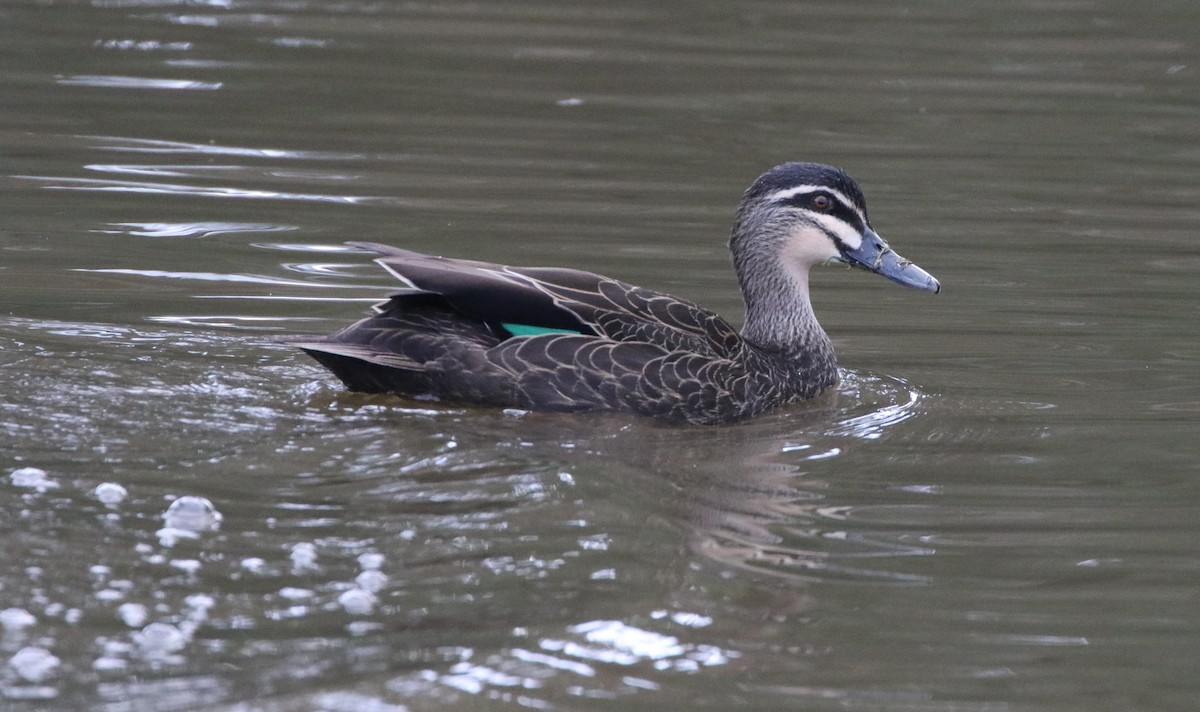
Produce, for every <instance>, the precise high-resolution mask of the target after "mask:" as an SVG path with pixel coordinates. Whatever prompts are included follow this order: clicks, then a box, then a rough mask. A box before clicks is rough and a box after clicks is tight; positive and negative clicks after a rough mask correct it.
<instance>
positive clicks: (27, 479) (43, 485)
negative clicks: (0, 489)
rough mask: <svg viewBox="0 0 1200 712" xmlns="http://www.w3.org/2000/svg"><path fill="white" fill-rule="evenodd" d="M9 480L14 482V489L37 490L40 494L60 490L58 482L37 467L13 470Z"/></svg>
mask: <svg viewBox="0 0 1200 712" xmlns="http://www.w3.org/2000/svg"><path fill="white" fill-rule="evenodd" d="M9 480H10V481H11V482H12V484H13V487H22V488H25V489H35V490H37V491H38V492H45V491H46V490H49V489H57V488H58V482H57V481H56V480H54V479H53V478H51V477H49V476H47V475H46V471H45V470H43V469H40V468H37V467H22V468H20V469H18V470H13V471H12V474H11V475H9Z"/></svg>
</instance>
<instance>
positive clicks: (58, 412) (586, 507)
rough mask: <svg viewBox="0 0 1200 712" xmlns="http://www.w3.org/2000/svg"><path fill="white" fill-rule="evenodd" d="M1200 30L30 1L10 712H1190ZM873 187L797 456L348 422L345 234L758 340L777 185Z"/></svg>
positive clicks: (7, 441)
mask: <svg viewBox="0 0 1200 712" xmlns="http://www.w3.org/2000/svg"><path fill="white" fill-rule="evenodd" d="M1197 21H1200V10H1198V9H1197V6H1195V4H1194V3H1189V2H1170V1H1169V0H1160V1H1158V2H1153V3H1150V4H1145V3H1143V4H1141V5H1138V6H1137V7H1133V6H1130V5H1129V4H1128V3H1118V2H1108V1H1096V2H1079V3H1038V2H1005V3H961V2H955V3H951V2H927V3H909V4H903V3H902V4H897V3H889V2H862V3H855V4H853V5H846V4H841V3H814V4H799V5H798V4H795V3H782V2H779V3H776V2H761V3H754V4H748V5H729V4H727V3H722V4H716V3H712V4H695V3H678V4H672V3H656V4H637V3H632V2H623V3H607V4H605V5H603V6H595V7H591V6H578V5H577V4H572V3H545V2H542V3H536V4H534V3H522V2H513V3H506V4H504V5H503V6H500V5H489V4H419V3H403V4H401V3H383V2H367V1H363V2H355V1H353V0H352V1H349V2H339V3H305V2H269V1H266V0H263V1H257V2H256V1H250V2H246V1H243V0H230V1H226V2H187V3H180V2H172V1H167V0H163V1H162V2H158V1H156V0H143V1H139V2H122V1H121V0H112V1H107V0H95V1H94V2H90V3H88V2H36V3H35V2H21V1H18V2H9V3H5V4H4V5H3V6H0V48H3V49H0V62H2V65H0V66H2V67H3V72H0V83H2V84H0V96H3V97H4V99H3V107H2V109H0V146H3V150H2V154H0V155H2V157H0V163H2V165H3V171H0V189H2V190H0V196H3V197H2V198H0V200H2V201H3V204H2V205H0V215H2V216H3V217H2V218H0V303H2V304H3V310H2V311H0V374H2V375H3V378H4V380H3V386H2V388H0V531H2V532H3V536H4V540H5V542H6V546H5V547H4V553H3V554H2V555H0V699H3V705H0V706H3V707H5V708H6V709H9V708H11V709H17V710H20V709H47V710H74V709H97V710H109V711H113V712H116V711H118V710H131V709H161V710H183V709H188V710H193V709H208V710H226V711H229V712H232V711H233V710H270V711H274V710H316V709H320V710H351V709H353V710H390V711H395V710H410V711H414V712H415V711H417V710H442V709H456V710H457V709H523V708H534V709H619V710H643V709H644V710H650V709H653V710H668V709H689V708H693V707H696V706H702V705H703V706H709V707H715V708H746V709H803V710H820V709H829V710H844V709H852V710H880V709H886V710H976V711H983V710H986V711H988V712H991V711H994V710H1004V711H1009V710H1014V711H1015V710H1039V711H1043V710H1061V711H1068V710H1070V711H1074V710H1088V711H1089V712H1091V711H1095V710H1128V709H1156V710H1191V709H1193V708H1194V707H1195V700H1196V699H1197V697H1198V696H1200V685H1197V683H1196V682H1195V674H1194V673H1195V662H1194V661H1195V660H1196V659H1197V657H1198V656H1200V624H1198V623H1197V618H1196V615H1195V608H1196V593H1195V592H1196V590H1197V588H1198V587H1200V565H1198V563H1197V561H1198V560H1197V557H1196V542H1197V541H1198V540H1200V538H1198V537H1200V525H1198V524H1197V522H1198V521H1200V517H1198V516H1197V515H1198V514H1200V512H1198V511H1197V509H1198V503H1200V485H1198V484H1197V475H1198V474H1200V457H1198V455H1200V451H1198V449H1197V447H1196V445H1195V444H1194V442H1195V434H1196V432H1197V424H1198V423H1200V385H1198V384H1197V380H1196V373H1197V368H1196V366H1197V362H1198V360H1200V349H1198V347H1197V343H1198V339H1197V336H1198V333H1197V328H1196V323H1197V320H1196V316H1197V306H1196V305H1197V304H1198V303H1200V282H1197V280H1196V279H1195V277H1194V274H1195V271H1196V269H1197V268H1198V267H1200V248H1198V247H1197V244H1196V240H1195V231H1196V225H1197V222H1198V218H1200V210H1198V209H1197V207H1196V206H1197V205H1200V189H1198V188H1197V185H1196V181H1195V176H1196V171H1197V165H1198V162H1200V151H1197V148H1196V146H1197V145H1200V141H1198V140H1197V139H1198V138H1200V122H1197V121H1196V116H1197V115H1198V109H1200V99H1197V97H1200V87H1198V86H1197V85H1198V83H1200V82H1198V77H1200V74H1198V71H1200V63H1198V62H1197V59H1196V55H1195V46H1194V45H1195V42H1194V28H1195V27H1196V24H1197ZM791 159H808V160H821V161H825V162H830V163H835V164H839V165H842V166H844V167H846V168H847V169H848V170H850V172H851V173H852V174H853V175H855V176H856V177H857V178H858V179H859V181H860V183H861V184H862V185H863V187H864V190H865V192H866V194H867V198H868V201H869V203H870V206H871V209H872V217H873V222H874V223H875V227H876V228H877V229H878V230H879V231H880V232H881V234H883V235H884V237H886V238H887V239H888V240H890V241H891V243H892V244H893V245H894V246H895V247H896V248H897V249H898V250H899V251H900V252H901V253H902V254H904V255H906V256H907V257H910V258H912V259H914V260H916V261H917V262H918V263H919V264H921V265H922V266H923V267H925V268H927V269H929V270H930V271H931V272H932V273H933V274H934V275H935V276H937V277H938V278H939V279H940V280H941V281H942V283H943V285H944V287H945V288H944V290H943V293H942V294H941V295H939V296H937V297H932V296H930V295H925V294H920V293H917V292H914V291H909V290H903V289H901V288H899V287H896V286H895V285H892V284H890V283H887V282H886V281H885V280H881V279H878V278H873V277H871V276H869V275H865V274H862V273H859V272H854V273H847V272H845V271H842V270H834V269H830V270H822V271H820V272H818V273H817V274H815V275H814V293H815V294H814V298H815V301H816V307H817V311H818V314H819V316H820V317H821V319H822V323H823V324H824V325H825V326H826V328H827V330H828V331H829V332H830V334H831V335H832V336H833V338H834V341H835V344H836V346H837V348H838V350H839V354H840V357H841V361H842V365H843V368H844V376H845V380H844V382H843V384H842V385H841V386H840V387H839V388H838V391H837V393H832V394H828V395H826V396H824V397H822V398H820V399H818V400H817V401H816V402H813V403H811V404H806V405H804V406H800V407H797V408H791V409H787V410H784V411H780V412H775V413H771V414H769V415H767V416H765V417H762V418H759V419H757V420H754V421H752V422H750V423H746V424H742V425H737V426H732V427H723V428H679V427H667V426H664V425H660V424H657V423H654V422H647V421H644V420H638V419H635V418H630V417H624V416H613V415H601V416H579V415H574V416H564V415H548V414H537V413H529V414H521V413H504V412H496V411H488V410H480V409H473V408H456V407H434V406H430V405H429V404H419V403H411V402H404V401H400V400H396V399H391V398H386V397H379V396H361V395H354V394H347V393H344V392H343V391H341V390H340V389H339V387H338V386H337V384H336V383H335V382H334V381H333V379H331V378H330V377H329V376H328V375H327V374H326V373H325V372H323V371H322V370H321V369H320V368H319V367H317V366H316V365H315V364H313V363H311V362H309V361H308V360H306V358H305V357H303V355H301V354H299V353H296V352H295V350H294V349H292V348H290V347H287V346H286V345H282V344H280V343H279V342H278V341H277V337H281V336H286V335H295V334H303V333H321V332H325V331H328V330H331V329H333V328H336V327H337V326H340V325H342V324H344V323H346V322H348V321H349V320H351V319H353V318H355V317H356V316H357V315H359V314H361V313H362V312H363V310H364V309H365V308H366V306H367V305H369V304H370V303H371V302H373V301H375V300H376V299H378V298H379V297H380V296H381V295H383V294H384V293H386V291H387V290H388V289H390V288H391V287H392V283H391V282H390V281H389V280H388V278H387V277H386V275H385V274H383V273H382V271H381V270H379V269H378V268H376V267H375V266H373V265H371V264H370V262H369V260H368V259H367V256H366V255H363V254H361V253H358V252H355V251H353V250H349V249H348V248H345V247H343V246H342V245H341V243H342V242H343V241H344V240H348V239H357V240H375V241H382V242H389V243H393V244H398V245H403V246H406V247H410V248H412V249H417V250H425V251H430V252H437V253H443V254H449V255H455V256H463V257H474V258H478V259H487V260H500V261H507V262H512V263H517V264H541V265H570V266H577V267H582V268H586V269H591V270H594V271H598V272H602V273H606V274H610V275H613V276H617V277H620V278H622V279H625V280H627V281H631V282H635V283H639V284H644V285H647V286H651V287H655V288H658V289H663V290H667V291H671V292H674V293H677V294H680V295H682V296H685V297H688V298H691V299H694V300H697V301H700V302H702V303H704V304H705V305H708V306H711V307H713V308H715V309H718V310H719V311H721V312H722V313H725V314H727V315H729V316H730V318H731V319H735V320H736V319H737V318H739V310H740V303H739V300H738V297H737V294H736V289H735V285H734V283H733V278H732V274H731V272H730V270H729V267H728V260H727V256H726V254H725V248H724V244H723V243H724V240H725V236H726V234H727V231H728V225H729V223H730V220H731V215H732V209H733V206H734V203H735V201H736V199H737V196H738V195H739V193H740V191H741V190H743V189H744V188H745V186H746V185H747V184H748V183H749V181H751V180H752V179H753V178H754V177H755V176H756V175H758V173H760V172H761V171H762V170H764V169H765V168H767V167H769V166H771V165H773V164H775V163H778V162H781V161H783V160H791Z"/></svg>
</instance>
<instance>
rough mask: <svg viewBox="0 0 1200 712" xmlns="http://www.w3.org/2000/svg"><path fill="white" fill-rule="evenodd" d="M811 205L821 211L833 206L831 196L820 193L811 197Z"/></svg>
mask: <svg viewBox="0 0 1200 712" xmlns="http://www.w3.org/2000/svg"><path fill="white" fill-rule="evenodd" d="M812 206H813V210H820V211H821V212H823V213H824V212H827V211H829V210H831V209H832V208H833V198H830V197H829V196H828V195H822V194H817V195H814V196H813V199H812Z"/></svg>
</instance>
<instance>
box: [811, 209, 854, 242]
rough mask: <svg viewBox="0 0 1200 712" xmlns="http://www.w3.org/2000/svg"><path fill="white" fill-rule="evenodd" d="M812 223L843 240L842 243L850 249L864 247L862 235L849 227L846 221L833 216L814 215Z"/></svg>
mask: <svg viewBox="0 0 1200 712" xmlns="http://www.w3.org/2000/svg"><path fill="white" fill-rule="evenodd" d="M812 221H813V222H815V223H816V224H818V225H820V226H821V227H822V228H824V229H825V230H827V231H829V232H832V233H833V234H834V235H837V236H838V239H839V240H841V241H842V243H843V244H845V245H846V247H848V248H849V249H851V250H857V249H858V248H859V247H861V246H862V235H860V234H859V233H858V230H855V229H854V228H852V227H850V226H849V225H847V224H846V222H845V221H844V220H841V219H839V218H835V217H833V216H832V215H822V214H820V213H814V214H813V215H812Z"/></svg>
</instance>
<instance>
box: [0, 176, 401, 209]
mask: <svg viewBox="0 0 1200 712" xmlns="http://www.w3.org/2000/svg"><path fill="white" fill-rule="evenodd" d="M13 177H14V178H19V179H22V180H36V181H43V182H45V183H46V185H43V186H42V187H43V188H45V189H47V190H80V191H95V192H114V193H142V194H150V195H187V196H201V197H205V198H239V199H244V198H251V199H258V200H297V201H311V202H320V203H346V204H349V205H359V204H362V203H368V202H376V201H385V200H389V199H388V198H382V197H378V196H363V195H322V194H319V193H286V192H280V191H274V190H248V189H244V188H229V187H222V186H207V187H201V186H194V185H180V184H178V183H151V182H142V181H121V180H100V179H96V178H67V177H58V176H13Z"/></svg>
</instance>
